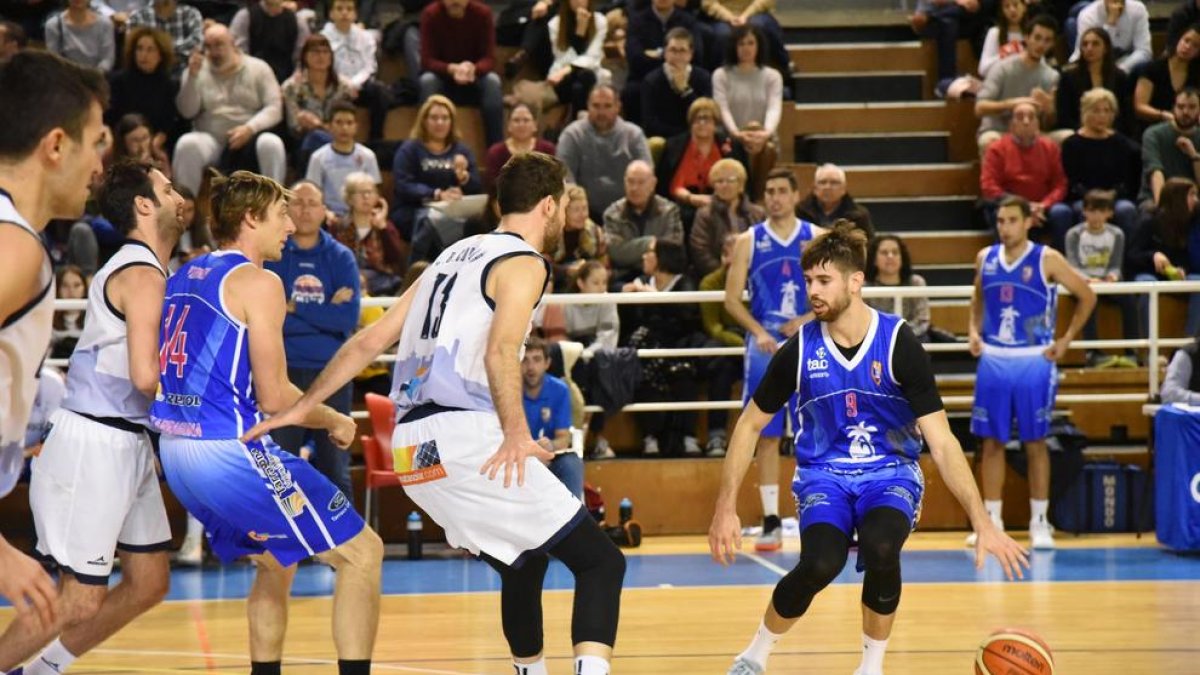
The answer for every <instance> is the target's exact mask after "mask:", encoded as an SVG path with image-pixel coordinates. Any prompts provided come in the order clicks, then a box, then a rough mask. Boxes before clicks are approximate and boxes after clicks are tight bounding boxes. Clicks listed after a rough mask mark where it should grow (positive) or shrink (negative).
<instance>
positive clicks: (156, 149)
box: [112, 113, 171, 179]
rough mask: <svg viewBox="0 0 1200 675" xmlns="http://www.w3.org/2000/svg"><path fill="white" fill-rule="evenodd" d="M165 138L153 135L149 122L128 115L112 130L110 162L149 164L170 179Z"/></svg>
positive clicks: (134, 115)
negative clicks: (125, 161) (121, 161)
mask: <svg viewBox="0 0 1200 675" xmlns="http://www.w3.org/2000/svg"><path fill="white" fill-rule="evenodd" d="M166 142H167V137H166V136H165V135H163V134H161V133H154V129H152V128H150V122H149V121H147V120H146V118H145V117H144V116H142V115H140V114H138V113H129V114H127V115H124V116H123V117H121V119H120V120H118V121H117V126H116V127H114V128H113V145H112V161H113V162H114V163H115V162H117V161H120V160H122V159H131V160H134V161H138V162H143V163H145V164H149V165H151V166H153V167H154V168H156V169H158V170H159V171H161V172H162V174H163V175H164V176H166V177H167V178H168V179H169V178H170V177H171V159H170V158H169V157H167V151H166V148H165V147H163V146H164V144H165V143H166Z"/></svg>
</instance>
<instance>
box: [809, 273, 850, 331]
mask: <svg viewBox="0 0 1200 675" xmlns="http://www.w3.org/2000/svg"><path fill="white" fill-rule="evenodd" d="M849 276H850V275H848V274H843V273H841V272H838V271H834V272H833V274H832V275H829V276H825V275H820V276H818V277H817V278H816V279H813V280H812V281H810V282H808V304H809V307H810V308H811V309H812V312H813V316H814V317H815V318H816V319H817V320H818V321H826V322H832V321H837V318H838V317H839V316H841V315H842V312H844V311H846V308H847V307H849V306H850V299H851V298H850V279H849Z"/></svg>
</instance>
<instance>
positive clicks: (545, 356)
mask: <svg viewBox="0 0 1200 675" xmlns="http://www.w3.org/2000/svg"><path fill="white" fill-rule="evenodd" d="M549 369H550V354H549V352H548V349H547V347H546V343H545V342H544V341H543V340H542V339H541V338H539V337H536V336H531V337H530V338H529V339H528V340H526V341H525V354H524V355H523V356H522V357H521V393H522V396H521V402H522V404H523V406H524V408H525V421H526V422H528V423H529V433H530V434H532V435H533V439H534V440H535V441H537V443H538V445H540V446H542V448H543V449H545V450H546V451H547V452H551V453H553V454H554V459H552V460H550V462H549V463H547V464H546V467H547V468H549V469H550V472H551V473H553V474H554V475H555V476H556V477H558V479H559V480H560V481H562V484H563V485H566V486H567V489H568V490H570V491H571V494H573V495H575V496H576V497H579V498H580V499H582V498H583V459H582V458H581V457H580V456H579V455H576V454H575V453H574V452H572V451H571V428H572V425H571V391H570V389H568V388H567V383H566V382H563V381H562V380H560V379H559V378H557V377H555V376H553V375H550V374H549V373H547V372H546V371H547V370H549Z"/></svg>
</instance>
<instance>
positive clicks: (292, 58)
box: [229, 0, 311, 83]
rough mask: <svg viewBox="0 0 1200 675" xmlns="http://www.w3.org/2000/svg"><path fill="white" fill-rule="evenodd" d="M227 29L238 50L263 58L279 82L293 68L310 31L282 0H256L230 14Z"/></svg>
mask: <svg viewBox="0 0 1200 675" xmlns="http://www.w3.org/2000/svg"><path fill="white" fill-rule="evenodd" d="M229 32H230V34H231V35H233V42H234V44H235V45H237V48H238V49H239V50H241V51H242V52H243V53H246V54H249V55H250V56H253V57H255V58H259V59H262V60H263V61H265V62H266V63H267V65H269V66H271V72H273V73H275V80H276V81H278V82H280V83H282V82H283V81H284V80H286V79H288V77H290V76H291V74H292V71H294V70H295V69H296V64H297V63H299V61H300V50H301V49H302V48H303V47H304V42H305V41H306V40H308V36H309V33H310V32H311V31H310V30H309V28H308V22H306V21H305V20H304V19H302V18H300V15H299V14H297V13H296V11H295V10H294V9H292V8H291V7H288V6H287V3H286V2H284V0H258V1H257V2H250V3H249V4H247V5H246V6H245V7H243V8H241V9H239V10H238V11H237V14H234V15H233V21H230V22H229Z"/></svg>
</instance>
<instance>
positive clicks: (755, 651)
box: [738, 622, 783, 669]
mask: <svg viewBox="0 0 1200 675" xmlns="http://www.w3.org/2000/svg"><path fill="white" fill-rule="evenodd" d="M781 637H783V634H782V633H772V632H771V631H770V630H769V629H768V628H767V624H765V623H762V622H759V624H758V631H757V632H756V633H755V634H754V640H752V641H751V642H750V646H749V647H746V651H744V652H742V653H741V654H738V658H739V659H746V660H747V661H751V662H753V663H755V664H757V665H758V666H760V667H762V668H764V669H765V668H766V667H767V657H769V656H770V655H771V650H772V649H775V643H776V642H779V638H781Z"/></svg>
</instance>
